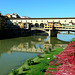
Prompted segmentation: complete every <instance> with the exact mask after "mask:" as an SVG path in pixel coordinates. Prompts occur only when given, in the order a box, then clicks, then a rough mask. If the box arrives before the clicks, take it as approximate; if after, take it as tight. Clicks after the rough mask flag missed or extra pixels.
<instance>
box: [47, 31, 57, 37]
mask: <svg viewBox="0 0 75 75" xmlns="http://www.w3.org/2000/svg"><path fill="white" fill-rule="evenodd" d="M48 34H49V36H50V37H57V31H55V30H49V33H48Z"/></svg>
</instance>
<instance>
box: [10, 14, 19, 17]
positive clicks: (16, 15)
mask: <svg viewBox="0 0 75 75" xmlns="http://www.w3.org/2000/svg"><path fill="white" fill-rule="evenodd" d="M10 15H11V17H12V18H19V15H18V14H15V13H12V14H10Z"/></svg>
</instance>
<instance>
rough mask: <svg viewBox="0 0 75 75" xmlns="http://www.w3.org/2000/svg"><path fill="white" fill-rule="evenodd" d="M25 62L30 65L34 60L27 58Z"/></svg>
mask: <svg viewBox="0 0 75 75" xmlns="http://www.w3.org/2000/svg"><path fill="white" fill-rule="evenodd" d="M27 64H28V65H29V66H30V65H33V64H34V61H33V58H30V59H28V60H27Z"/></svg>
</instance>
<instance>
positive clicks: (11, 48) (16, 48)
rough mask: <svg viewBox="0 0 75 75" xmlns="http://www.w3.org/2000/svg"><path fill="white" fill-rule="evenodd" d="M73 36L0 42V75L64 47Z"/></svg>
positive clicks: (33, 37) (41, 37)
mask: <svg viewBox="0 0 75 75" xmlns="http://www.w3.org/2000/svg"><path fill="white" fill-rule="evenodd" d="M73 37H75V34H69V35H67V34H58V35H57V37H49V36H44V35H43V36H42V35H37V36H36V35H33V36H28V37H18V38H11V39H4V40H0V75H8V73H10V72H11V70H12V69H15V68H18V67H19V66H21V65H22V63H23V62H25V61H26V60H27V59H29V58H31V57H33V58H34V57H36V56H37V55H38V53H43V52H44V50H45V49H48V48H49V47H50V48H51V49H54V48H58V47H66V46H67V44H68V43H69V41H71V40H72V38H73Z"/></svg>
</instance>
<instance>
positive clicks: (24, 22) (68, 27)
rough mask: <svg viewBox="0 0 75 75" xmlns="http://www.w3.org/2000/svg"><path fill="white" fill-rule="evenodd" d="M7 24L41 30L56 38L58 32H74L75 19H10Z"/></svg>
mask: <svg viewBox="0 0 75 75" xmlns="http://www.w3.org/2000/svg"><path fill="white" fill-rule="evenodd" d="M6 23H7V24H10V25H11V24H13V25H19V26H23V28H22V27H21V28H22V29H26V27H27V28H28V29H30V31H32V30H41V31H45V32H46V33H48V34H49V36H56V35H57V33H58V31H66V32H67V33H69V32H70V31H75V17H72V18H10V19H7V20H6Z"/></svg>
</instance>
